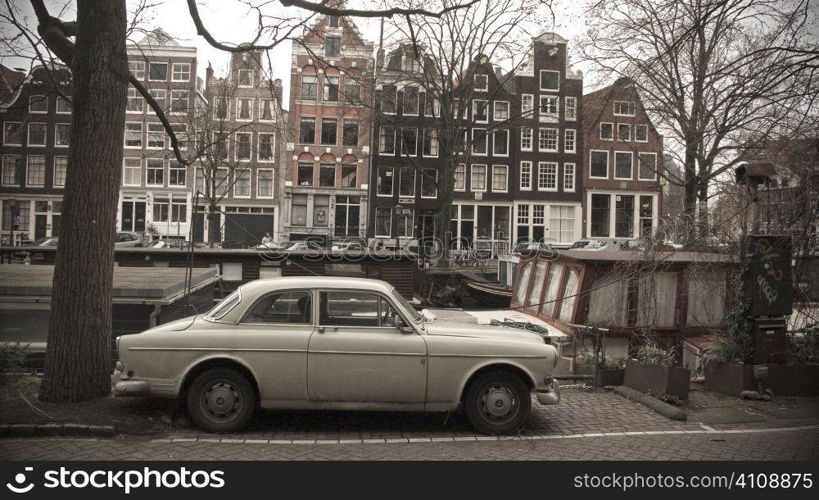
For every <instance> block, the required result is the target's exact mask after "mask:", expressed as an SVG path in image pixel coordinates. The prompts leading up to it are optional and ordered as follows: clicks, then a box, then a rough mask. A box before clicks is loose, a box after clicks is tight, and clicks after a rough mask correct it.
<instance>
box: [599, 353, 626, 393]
mask: <svg viewBox="0 0 819 500" xmlns="http://www.w3.org/2000/svg"><path fill="white" fill-rule="evenodd" d="M625 374H626V360H625V359H623V358H617V359H613V358H603V359H602V360H601V361H600V364H599V365H597V366H596V367H595V369H594V385H595V386H597V387H607V386H614V385H623V378H624V377H625Z"/></svg>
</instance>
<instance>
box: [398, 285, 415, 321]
mask: <svg viewBox="0 0 819 500" xmlns="http://www.w3.org/2000/svg"><path fill="white" fill-rule="evenodd" d="M392 297H393V298H394V299H395V301H396V302H398V303H399V304H400V305H401V307H403V308H404V310H405V311H407V313H408V314H409V315H410V317H411V318H412V321H414V322H416V323H417V322H419V321H421V318H422V316H421V313H419V312H418V311H417V310H416V309H415V308H414V307H412V304H410V303H409V301H408V300H407V299H405V298H404V296H403V295H401V294H400V293H398V291H397V290H396V289H395V288H393V289H392Z"/></svg>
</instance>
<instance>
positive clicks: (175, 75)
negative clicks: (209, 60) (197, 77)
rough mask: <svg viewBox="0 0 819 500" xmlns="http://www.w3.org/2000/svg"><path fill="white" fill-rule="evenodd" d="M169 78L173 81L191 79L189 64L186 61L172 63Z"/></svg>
mask: <svg viewBox="0 0 819 500" xmlns="http://www.w3.org/2000/svg"><path fill="white" fill-rule="evenodd" d="M171 80H173V81H174V82H189V81H191V65H190V64H188V63H174V64H173V66H172V67H171Z"/></svg>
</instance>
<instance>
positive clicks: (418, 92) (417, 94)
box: [401, 85, 426, 116]
mask: <svg viewBox="0 0 819 500" xmlns="http://www.w3.org/2000/svg"><path fill="white" fill-rule="evenodd" d="M407 89H415V99H416V103H415V109H414V110H410V112H409V113H407V100H406V97H407ZM402 96H403V99H401V115H402V116H420V115H419V113H420V111H419V109H420V108H421V89H420V88H418V87H416V86H415V85H407V86H405V87H404V88H403V92H402ZM424 100H425V101H426V97H425V98H424ZM424 107H426V102H425V103H424ZM412 111H415V112H414V113H413V112H412Z"/></svg>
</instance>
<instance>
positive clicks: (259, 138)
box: [250, 132, 276, 163]
mask: <svg viewBox="0 0 819 500" xmlns="http://www.w3.org/2000/svg"><path fill="white" fill-rule="evenodd" d="M263 135H265V136H266V135H269V136H270V146H271V149H272V151H271V152H270V159H269V160H263V159H262V157H261V153H262V136H263ZM256 142H257V143H258V146H257V147H256V161H258V162H259V163H274V162H275V161H276V134H274V133H273V132H257V133H256ZM250 156H251V157H252V156H253V148H252V147H251V148H250Z"/></svg>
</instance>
